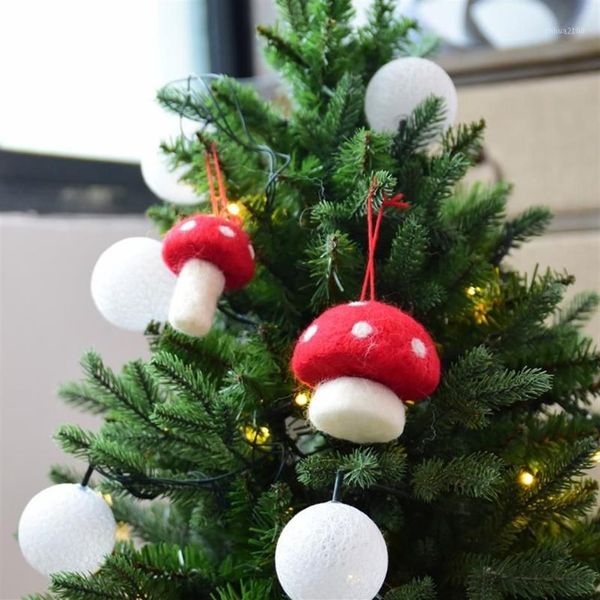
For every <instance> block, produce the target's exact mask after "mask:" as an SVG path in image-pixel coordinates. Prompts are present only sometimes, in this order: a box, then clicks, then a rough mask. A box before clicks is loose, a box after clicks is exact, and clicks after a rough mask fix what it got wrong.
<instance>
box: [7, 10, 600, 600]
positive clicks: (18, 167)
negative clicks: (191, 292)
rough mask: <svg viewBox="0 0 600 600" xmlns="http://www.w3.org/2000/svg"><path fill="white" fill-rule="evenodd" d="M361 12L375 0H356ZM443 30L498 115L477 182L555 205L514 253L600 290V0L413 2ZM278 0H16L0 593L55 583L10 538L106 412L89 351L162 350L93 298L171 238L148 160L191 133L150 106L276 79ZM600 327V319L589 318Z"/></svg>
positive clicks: (465, 109)
mask: <svg viewBox="0 0 600 600" xmlns="http://www.w3.org/2000/svg"><path fill="white" fill-rule="evenodd" d="M355 4H356V8H357V16H356V21H357V25H358V24H361V23H362V22H364V19H365V10H366V7H367V6H368V4H369V1H368V0H365V1H359V0H356V2H355ZM397 5H398V6H397V8H398V12H399V13H401V14H406V15H408V16H411V17H415V18H417V19H419V20H420V22H421V24H422V26H423V29H424V31H425V32H426V36H427V37H426V41H427V40H429V39H431V36H437V37H438V38H440V41H441V45H440V53H439V54H438V58H437V60H438V61H439V62H440V64H441V65H442V66H443V67H444V68H445V69H446V70H447V71H448V72H449V73H450V75H451V76H452V78H453V80H454V81H455V83H456V84H457V86H458V97H459V110H458V121H472V120H477V119H479V118H480V117H484V118H485V119H486V121H487V123H488V129H487V135H486V147H485V160H484V161H483V162H482V164H480V165H479V166H478V167H476V168H475V169H474V172H473V175H472V178H473V179H483V180H487V181H493V180H495V179H496V178H499V177H503V178H506V179H507V180H509V181H512V182H514V184H515V190H514V193H513V196H512V199H511V203H510V212H511V213H515V212H518V211H520V210H523V209H524V208H526V207H528V206H531V205H536V204H545V205H548V206H550V207H551V208H552V209H553V211H554V213H555V215H556V217H555V219H554V221H553V223H552V225H551V228H550V233H549V234H548V235H546V236H545V237H543V238H541V239H539V240H535V241H534V242H532V243H530V244H527V245H526V246H525V247H524V248H523V249H522V250H520V251H518V252H516V253H514V254H513V256H511V259H510V260H511V262H512V264H513V265H514V266H515V267H517V268H519V269H521V270H524V271H529V272H531V271H532V270H533V269H534V268H535V266H536V265H539V266H540V267H541V268H545V267H547V266H552V267H554V268H555V269H557V270H560V269H563V268H564V269H566V270H567V271H569V272H570V273H572V274H574V275H575V276H576V278H577V282H576V285H575V286H573V289H572V290H571V295H572V294H573V293H575V292H577V291H580V290H583V289H596V290H599V291H600V0H398V2H397ZM274 19H275V12H274V6H273V1H272V0H102V1H99V0H86V1H85V2H82V1H81V0H2V2H0V56H2V61H1V62H0V82H1V84H0V85H1V86H2V91H1V94H0V292H1V293H0V336H1V337H0V461H1V465H0V477H1V479H0V598H1V599H2V600H7V599H13V598H18V597H20V596H21V595H23V594H26V593H31V592H34V591H42V590H43V589H45V586H46V582H45V580H44V578H43V577H41V576H40V575H37V574H36V573H35V572H34V571H33V570H32V569H30V568H29V567H28V566H27V565H26V563H25V562H24V560H23V559H22V558H21V555H20V553H19V550H18V546H17V544H16V542H15V541H14V539H13V535H14V532H15V530H16V527H17V522H18V518H19V515H20V512H21V510H22V509H23V507H24V505H25V504H26V502H27V501H28V500H29V498H30V497H31V496H32V495H33V494H34V493H36V492H37V491H39V490H40V489H42V488H44V487H46V486H47V485H48V480H47V472H48V468H49V465H50V464H51V463H58V462H61V463H65V462H68V461H67V460H66V458H65V456H63V455H62V454H61V453H60V452H59V450H58V449H57V448H56V446H55V445H54V443H53V441H52V434H53V432H54V430H55V429H56V428H57V427H58V425H59V424H61V423H65V422H74V423H79V424H81V425H82V426H84V427H90V428H94V427H96V425H97V423H96V422H95V421H94V419H93V418H92V417H90V416H83V415H80V414H78V413H77V412H75V411H74V410H71V409H68V408H67V407H65V406H63V405H62V404H61V402H60V401H59V400H58V399H57V398H56V396H55V391H56V388H57V387H58V385H59V383H61V382H64V381H68V380H70V379H73V378H77V377H78V376H79V369H78V360H79V357H80V355H81V354H82V352H83V351H84V350H85V349H87V348H90V347H92V346H93V347H94V348H96V349H97V350H98V351H99V352H100V353H101V354H102V355H103V356H104V357H105V359H106V361H107V362H108V364H109V365H111V366H113V367H115V368H119V366H120V365H121V364H122V363H123V362H125V361H126V360H131V359H134V358H136V357H144V356H146V355H147V351H146V344H145V341H144V339H143V338H142V336H141V335H139V334H134V333H127V332H124V331H122V330H119V329H116V328H115V327H113V326H111V325H109V324H108V323H107V322H106V321H104V320H103V318H102V317H101V316H100V315H99V314H98V313H97V312H96V310H95V308H94V306H93V304H92V300H91V297H90V294H89V278H90V274H91V271H92V268H93V266H94V263H95V261H96V259H97V257H98V256H99V254H100V253H101V252H102V251H103V250H104V249H105V248H106V247H108V246H109V245H110V244H112V243H113V242H115V241H117V240H119V239H121V238H124V237H129V236H135V235H151V236H152V235H155V233H154V232H153V230H152V227H151V226H150V224H149V223H148V221H147V220H146V219H145V217H144V214H143V213H144V210H145V209H146V208H147V207H148V206H149V205H150V204H152V203H155V202H157V201H158V200H157V199H156V197H154V196H153V194H152V193H151V192H150V190H149V189H148V188H147V187H146V186H145V184H144V181H143V179H142V176H141V172H140V167H139V163H140V160H141V159H142V158H143V157H144V156H145V155H146V154H147V153H148V152H153V151H155V149H156V147H157V145H158V143H159V141H160V140H161V139H164V138H168V137H169V136H173V135H177V133H178V127H179V123H178V121H177V119H174V118H172V117H168V116H166V115H164V114H163V113H162V112H161V111H160V110H159V109H158V108H157V106H155V104H154V94H155V91H156V89H157V88H158V87H160V86H162V85H163V84H165V83H167V82H169V81H172V80H176V79H181V78H185V77H186V76H187V75H188V74H190V73H206V72H214V73H221V72H223V73H228V74H230V75H233V76H236V77H240V78H248V79H250V80H251V81H252V82H253V83H254V84H255V85H257V86H258V87H259V89H261V90H265V91H267V92H271V91H272V90H273V89H275V88H276V87H277V81H276V80H275V79H274V76H273V74H272V73H270V72H269V70H268V68H267V66H266V65H265V63H264V62H263V60H262V58H261V56H260V47H259V45H258V42H257V40H256V37H255V34H254V30H255V26H256V24H257V23H270V22H273V21H274ZM588 331H589V333H591V334H592V335H593V336H594V337H595V338H596V340H599V339H600V317H599V316H596V317H595V319H594V320H593V321H592V322H591V323H590V325H589V327H588Z"/></svg>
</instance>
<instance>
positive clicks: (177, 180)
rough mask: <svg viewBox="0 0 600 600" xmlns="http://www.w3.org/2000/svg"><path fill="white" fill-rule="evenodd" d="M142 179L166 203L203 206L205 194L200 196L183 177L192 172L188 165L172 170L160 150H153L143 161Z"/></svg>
mask: <svg viewBox="0 0 600 600" xmlns="http://www.w3.org/2000/svg"><path fill="white" fill-rule="evenodd" d="M141 168H142V177H143V178H144V182H145V183H146V185H147V186H148V187H149V188H150V190H151V191H152V192H153V193H154V194H155V195H156V196H158V197H159V198H160V199H161V200H163V201H165V202H171V203H173V204H181V205H194V204H201V203H203V202H205V201H206V195H205V194H199V193H198V192H196V190H195V189H194V188H193V187H192V186H191V185H190V184H189V183H187V182H186V181H183V180H182V177H183V176H184V175H185V174H186V172H187V171H189V170H190V167H189V166H188V165H183V166H179V167H175V168H174V169H172V168H171V167H170V166H169V164H168V160H167V157H166V156H165V155H164V153H163V152H161V150H160V148H153V149H152V151H150V152H148V154H146V155H145V156H143V157H142V160H141Z"/></svg>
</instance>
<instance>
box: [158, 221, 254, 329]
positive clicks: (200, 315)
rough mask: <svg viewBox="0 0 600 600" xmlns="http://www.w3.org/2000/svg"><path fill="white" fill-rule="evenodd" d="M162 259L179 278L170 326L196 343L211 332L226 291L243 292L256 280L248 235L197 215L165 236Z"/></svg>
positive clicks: (221, 222)
mask: <svg viewBox="0 0 600 600" xmlns="http://www.w3.org/2000/svg"><path fill="white" fill-rule="evenodd" d="M162 255H163V259H164V261H165V263H166V264H167V266H168V267H169V269H171V271H173V273H175V274H176V275H177V276H178V277H177V283H176V284H175V289H174V292H173V296H172V298H171V304H170V307H169V317H168V320H169V323H170V324H171V325H172V326H173V327H174V328H175V329H176V330H177V331H180V332H182V333H186V334H188V335H191V336H195V337H201V336H203V335H205V334H206V333H208V331H209V330H210V328H211V326H212V322H213V318H214V315H215V311H216V308H217V302H218V301H219V297H220V296H221V294H222V293H223V291H228V290H235V289H238V288H241V287H243V286H244V285H246V284H247V283H248V282H249V281H250V280H251V279H252V277H253V275H254V249H253V248H252V244H251V243H250V239H249V237H248V235H247V234H246V233H245V232H244V230H243V229H242V228H241V227H239V226H238V225H237V224H236V223H235V222H233V221H232V220H229V219H225V218H223V217H220V216H216V215H205V214H198V215H193V216H191V217H188V218H186V219H184V220H182V221H180V222H179V223H177V224H176V225H175V226H174V227H172V228H171V229H170V230H169V232H168V233H167V235H166V236H165V239H164V241H163V248H162Z"/></svg>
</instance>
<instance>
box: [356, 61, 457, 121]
mask: <svg viewBox="0 0 600 600" xmlns="http://www.w3.org/2000/svg"><path fill="white" fill-rule="evenodd" d="M432 95H433V96H439V97H441V98H443V99H444V101H445V109H446V113H445V119H444V123H443V128H444V129H446V128H447V127H448V126H449V125H451V124H452V123H453V122H454V119H455V117H456V109H457V97H456V88H455V87H454V84H453V83H452V79H450V77H449V75H448V73H446V71H444V69H442V68H441V67H440V66H438V65H436V64H435V63H434V62H432V61H430V60H427V59H426V58H419V57H416V56H409V57H405V58H397V59H395V60H392V61H391V62H389V63H387V64H385V65H383V67H381V68H380V69H379V70H378V71H377V72H376V73H375V75H373V77H372V78H371V81H369V85H368V86H367V91H366V95H365V114H366V117H367V121H368V122H369V125H370V126H371V129H374V130H375V131H380V132H390V133H394V132H395V131H396V130H397V129H398V125H399V124H400V121H401V120H403V119H406V118H407V117H408V116H409V115H410V113H411V112H412V111H413V110H414V109H415V108H416V107H417V106H418V105H419V104H421V102H423V100H425V99H426V98H427V97H428V96H432Z"/></svg>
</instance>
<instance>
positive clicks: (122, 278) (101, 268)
mask: <svg viewBox="0 0 600 600" xmlns="http://www.w3.org/2000/svg"><path fill="white" fill-rule="evenodd" d="M161 253H162V244H161V242H159V241H157V240H153V239H150V238H145V237H132V238H126V239H124V240H120V241H119V242H117V243H115V244H113V245H112V246H110V247H109V248H107V249H106V250H105V251H104V252H103V253H102V254H101V255H100V258H98V261H97V262H96V265H95V266H94V270H93V272H92V281H91V292H92V298H93V300H94V304H95V305H96V308H97V309H98V310H99V311H100V314H101V315H102V316H103V317H104V318H105V319H106V320H107V321H108V322H109V323H112V324H113V325H116V326H117V327H120V328H122V329H127V330H129V331H140V332H141V331H144V330H145V329H146V327H147V326H148V323H150V321H161V322H164V321H166V320H167V314H168V310H169V303H170V301H171V296H172V295H173V289H174V288H175V282H176V280H175V277H174V276H173V274H172V273H171V272H170V271H169V269H167V268H166V266H165V264H164V262H163V260H162V255H161Z"/></svg>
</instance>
